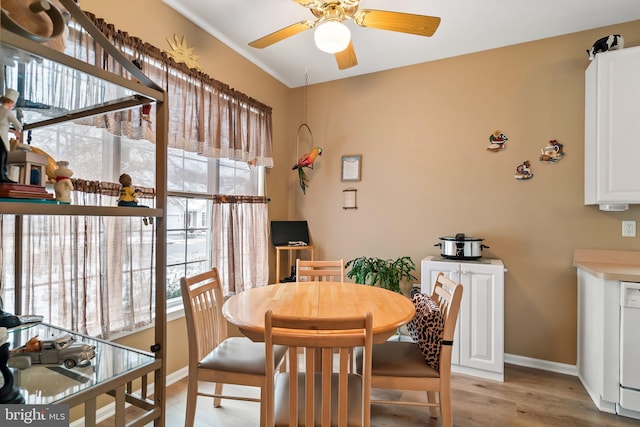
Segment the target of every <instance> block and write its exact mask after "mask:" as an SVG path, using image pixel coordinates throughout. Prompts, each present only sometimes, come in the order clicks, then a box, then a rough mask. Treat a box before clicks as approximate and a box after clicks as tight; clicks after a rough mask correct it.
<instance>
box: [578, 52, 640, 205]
mask: <svg viewBox="0 0 640 427" xmlns="http://www.w3.org/2000/svg"><path fill="white" fill-rule="evenodd" d="M585 94H586V98H585V108H586V111H585V113H586V114H585V204H594V203H599V204H606V203H625V204H627V203H640V168H638V164H637V163H638V158H640V144H638V139H639V138H640V120H638V111H640V47H639V48H628V49H622V50H619V51H612V52H607V53H604V54H600V55H597V56H596V58H595V59H594V60H593V63H592V64H590V65H589V67H588V69H587V72H586V89H585Z"/></svg>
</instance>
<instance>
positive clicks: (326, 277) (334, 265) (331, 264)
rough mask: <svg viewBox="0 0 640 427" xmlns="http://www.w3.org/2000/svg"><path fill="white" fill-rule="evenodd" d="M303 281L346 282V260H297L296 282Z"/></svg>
mask: <svg viewBox="0 0 640 427" xmlns="http://www.w3.org/2000/svg"><path fill="white" fill-rule="evenodd" d="M304 278H306V280H304ZM303 281H325V282H326V281H332V282H344V260H343V259H339V260H336V261H315V260H314V261H308V260H302V259H300V258H298V259H296V282H303Z"/></svg>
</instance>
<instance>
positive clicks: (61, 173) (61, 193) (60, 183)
mask: <svg viewBox="0 0 640 427" xmlns="http://www.w3.org/2000/svg"><path fill="white" fill-rule="evenodd" d="M56 164H57V165H58V168H57V169H56V170H55V171H54V172H53V173H54V174H55V176H56V183H55V184H54V185H53V190H54V191H55V193H56V200H57V201H58V202H63V203H71V192H72V191H73V183H72V182H71V177H72V176H73V171H72V170H71V169H69V162H67V161H65V160H60V161H59V162H56Z"/></svg>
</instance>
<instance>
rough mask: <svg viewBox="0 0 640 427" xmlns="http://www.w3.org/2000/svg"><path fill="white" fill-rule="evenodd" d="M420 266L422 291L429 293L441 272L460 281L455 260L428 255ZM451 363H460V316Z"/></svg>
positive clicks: (458, 269) (455, 280)
mask: <svg viewBox="0 0 640 427" xmlns="http://www.w3.org/2000/svg"><path fill="white" fill-rule="evenodd" d="M421 268H422V270H421V272H420V274H421V276H422V283H421V290H422V292H424V293H428V294H431V292H432V290H433V284H434V283H435V282H436V277H438V274H440V273H441V272H442V273H444V274H445V275H446V276H447V277H448V278H450V279H451V280H453V281H454V282H457V283H459V282H460V264H459V263H457V262H451V261H431V258H430V257H428V258H425V259H424V260H423V261H422V266H421ZM462 298H463V299H464V290H463V291H462ZM451 363H452V364H454V365H459V364H460V317H458V323H457V324H456V330H455V333H454V336H453V348H452V349H451Z"/></svg>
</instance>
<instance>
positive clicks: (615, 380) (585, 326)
mask: <svg viewBox="0 0 640 427" xmlns="http://www.w3.org/2000/svg"><path fill="white" fill-rule="evenodd" d="M619 301H620V282H619V281H618V280H606V279H602V278H599V277H596V276H594V275H591V274H589V273H587V272H586V271H584V270H582V269H580V268H578V360H577V363H576V364H577V369H578V378H580V381H581V382H582V384H583V385H584V387H585V389H586V390H587V392H588V393H589V396H591V399H592V400H593V401H594V403H595V404H596V406H597V407H598V409H600V410H601V411H605V412H610V413H612V414H615V413H616V403H617V402H618V392H619V377H620V376H619V374H618V372H619V369H620V358H619V350H618V349H619V348H620V304H619Z"/></svg>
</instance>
